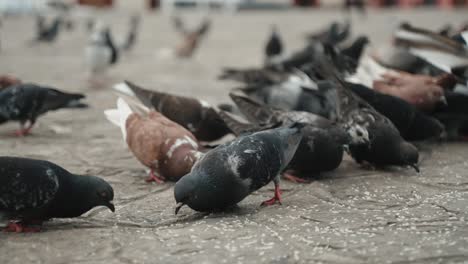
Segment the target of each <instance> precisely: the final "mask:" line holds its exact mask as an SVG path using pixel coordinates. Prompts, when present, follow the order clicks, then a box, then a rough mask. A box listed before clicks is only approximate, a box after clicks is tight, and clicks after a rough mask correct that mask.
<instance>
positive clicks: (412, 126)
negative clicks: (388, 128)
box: [348, 83, 444, 141]
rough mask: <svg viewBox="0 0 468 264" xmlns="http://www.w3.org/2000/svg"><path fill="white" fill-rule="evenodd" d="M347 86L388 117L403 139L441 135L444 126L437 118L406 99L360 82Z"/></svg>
mask: <svg viewBox="0 0 468 264" xmlns="http://www.w3.org/2000/svg"><path fill="white" fill-rule="evenodd" d="M348 87H349V88H350V89H351V91H353V92H354V93H355V94H357V95H358V96H359V97H361V98H362V99H364V100H365V101H366V102H367V103H369V104H370V105H371V106H372V107H373V108H374V109H375V110H377V111H378V112H379V113H381V114H382V115H384V116H385V117H387V118H388V119H390V121H392V123H393V124H394V125H395V126H396V128H397V129H398V131H399V132H400V135H401V136H402V137H403V138H404V139H405V140H409V141H414V140H426V139H439V138H441V137H442V136H443V134H444V126H443V125H442V124H441V123H440V122H439V121H437V119H434V118H432V117H430V116H428V115H426V114H424V113H423V112H421V111H419V110H418V109H417V108H416V107H414V106H413V105H411V104H409V103H407V102H406V101H404V100H402V99H400V98H398V97H394V96H391V95H387V94H383V93H380V92H377V91H374V90H372V89H370V88H368V87H366V86H364V85H361V84H351V83H348Z"/></svg>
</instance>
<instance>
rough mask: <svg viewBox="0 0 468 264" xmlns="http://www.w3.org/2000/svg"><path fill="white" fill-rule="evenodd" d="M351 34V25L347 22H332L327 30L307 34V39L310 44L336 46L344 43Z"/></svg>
mask: <svg viewBox="0 0 468 264" xmlns="http://www.w3.org/2000/svg"><path fill="white" fill-rule="evenodd" d="M350 32H351V23H350V22H349V21H345V22H344V23H342V24H341V23H339V22H336V21H335V22H333V23H331V24H330V25H329V26H328V28H327V29H325V30H323V31H321V32H317V33H313V34H309V35H308V36H307V39H308V40H309V41H311V42H314V41H319V42H322V43H328V44H331V45H337V44H339V43H341V42H343V41H345V40H346V39H347V38H348V37H349V35H350Z"/></svg>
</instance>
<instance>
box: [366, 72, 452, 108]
mask: <svg viewBox="0 0 468 264" xmlns="http://www.w3.org/2000/svg"><path fill="white" fill-rule="evenodd" d="M451 79H453V77H452V76H451V75H450V74H444V75H440V76H438V77H431V76H426V75H418V74H410V73H405V72H396V73H391V74H383V75H382V80H376V81H374V84H373V87H374V89H375V90H377V91H379V92H382V93H385V94H390V95H393V96H396V97H400V98H401V99H403V100H405V101H407V102H408V103H410V104H412V105H414V106H416V107H417V108H419V109H420V110H423V111H431V110H432V109H434V107H435V106H436V105H437V104H438V103H441V102H442V103H444V102H445V97H444V88H451V87H450V86H453V85H452V84H454V83H455V82H452V81H451Z"/></svg>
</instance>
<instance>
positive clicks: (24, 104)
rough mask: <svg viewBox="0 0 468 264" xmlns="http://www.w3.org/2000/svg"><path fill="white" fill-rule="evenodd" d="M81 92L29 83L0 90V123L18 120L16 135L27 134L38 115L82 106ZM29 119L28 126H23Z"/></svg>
mask: <svg viewBox="0 0 468 264" xmlns="http://www.w3.org/2000/svg"><path fill="white" fill-rule="evenodd" d="M84 97H85V96H84V95H83V94H74V93H66V92H62V91H59V90H57V89H53V88H49V87H44V86H39V85H36V84H31V83H24V84H17V85H12V86H9V87H8V88H6V89H2V90H0V124H2V123H5V122H8V121H19V122H20V124H21V129H20V130H19V131H17V132H16V134H17V135H18V136H24V135H27V134H28V133H29V132H30V130H31V129H32V127H33V125H34V123H35V122H36V120H37V118H38V117H39V116H40V115H43V114H45V113H47V112H48V111H52V110H57V109H60V108H84V107H87V105H86V104H83V103H82V102H80V100H81V99H83V98H84ZM27 121H29V123H30V124H29V126H28V127H27V128H24V125H25V123H26V122H27Z"/></svg>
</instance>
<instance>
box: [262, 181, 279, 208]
mask: <svg viewBox="0 0 468 264" xmlns="http://www.w3.org/2000/svg"><path fill="white" fill-rule="evenodd" d="M276 202H278V203H279V204H281V190H280V187H279V184H277V183H275V196H274V197H273V198H271V199H269V200H266V201H264V202H263V203H262V206H269V205H273V204H275V203H276Z"/></svg>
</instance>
